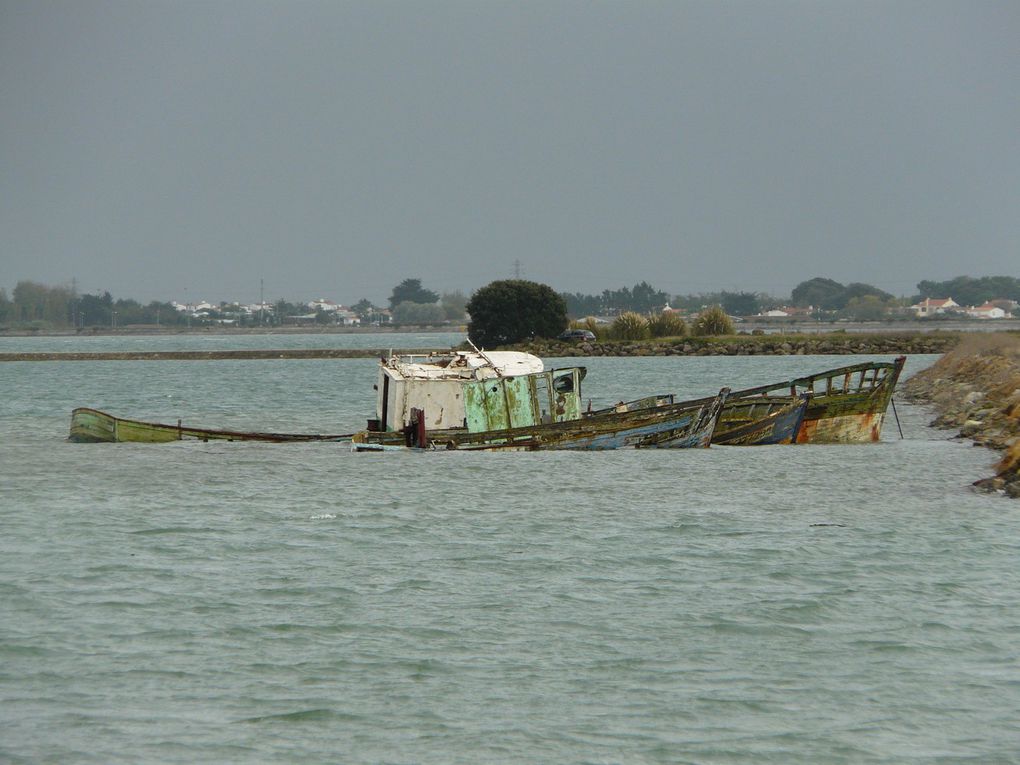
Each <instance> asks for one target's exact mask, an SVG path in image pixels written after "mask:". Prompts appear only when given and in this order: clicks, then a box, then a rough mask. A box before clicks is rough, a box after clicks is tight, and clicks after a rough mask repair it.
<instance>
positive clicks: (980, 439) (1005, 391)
mask: <svg viewBox="0 0 1020 765" xmlns="http://www.w3.org/2000/svg"><path fill="white" fill-rule="evenodd" d="M901 390H902V394H903V395H904V397H905V398H907V399H910V400H913V401H916V402H920V403H924V404H927V405H930V406H931V407H932V408H934V410H935V413H936V415H937V416H936V418H935V420H934V422H932V425H933V426H935V427H937V428H943V429H946V430H956V431H957V432H958V437H960V438H968V439H970V440H972V441H973V442H974V443H975V444H978V445H981V446H987V447H989V448H991V449H996V450H1001V451H1002V452H1003V457H1002V459H1001V460H1000V462H999V463H998V465H996V466H995V471H996V474H995V476H993V477H991V478H984V479H981V480H979V481H977V482H975V484H974V485H975V486H976V487H977V488H978V489H980V490H984V491H999V490H1001V491H1004V492H1005V493H1006V494H1008V495H1009V496H1011V497H1017V498H1020V338H1018V337H1016V336H1013V335H990V336H968V337H967V338H965V339H964V340H963V341H962V342H961V343H960V344H959V345H958V346H957V347H956V348H955V349H953V350H952V351H951V352H949V353H947V354H946V355H944V356H943V357H942V358H941V359H939V360H938V361H937V362H935V364H934V365H932V366H931V367H929V368H928V369H925V370H923V371H922V372H919V373H918V374H916V375H914V376H913V377H912V378H910V379H909V380H907V382H906V383H904V384H903V385H902V386H901Z"/></svg>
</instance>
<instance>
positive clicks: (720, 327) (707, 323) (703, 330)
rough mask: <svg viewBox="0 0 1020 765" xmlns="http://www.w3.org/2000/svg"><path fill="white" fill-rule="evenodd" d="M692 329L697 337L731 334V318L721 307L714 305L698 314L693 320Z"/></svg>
mask: <svg viewBox="0 0 1020 765" xmlns="http://www.w3.org/2000/svg"><path fill="white" fill-rule="evenodd" d="M692 331H693V334H694V335H695V336H697V337H707V336H709V335H732V334H733V320H732V319H731V318H730V317H729V316H727V315H726V312H725V311H724V310H723V309H722V307H720V306H717V305H714V306H712V307H711V308H706V309H705V310H704V311H702V312H701V313H700V314H699V315H698V318H697V319H695V320H694V326H693V327H692Z"/></svg>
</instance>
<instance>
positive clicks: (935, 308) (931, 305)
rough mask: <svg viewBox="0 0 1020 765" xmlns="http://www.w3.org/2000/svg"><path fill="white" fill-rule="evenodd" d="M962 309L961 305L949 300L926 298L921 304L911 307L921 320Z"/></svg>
mask: <svg viewBox="0 0 1020 765" xmlns="http://www.w3.org/2000/svg"><path fill="white" fill-rule="evenodd" d="M959 307H960V304H959V303H957V302H956V301H955V300H953V299H952V298H951V297H949V298H925V299H924V300H922V301H921V302H920V303H915V304H914V305H912V306H910V308H911V310H913V312H914V313H915V314H917V315H918V316H919V317H921V318H926V317H928V316H935V315H936V314H941V313H946V312H947V311H953V310H955V309H957V308H959Z"/></svg>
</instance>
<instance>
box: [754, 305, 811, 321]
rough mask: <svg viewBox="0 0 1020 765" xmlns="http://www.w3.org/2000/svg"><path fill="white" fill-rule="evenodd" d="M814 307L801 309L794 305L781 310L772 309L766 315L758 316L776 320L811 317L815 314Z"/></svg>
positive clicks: (785, 306) (783, 307) (782, 307)
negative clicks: (785, 317)
mask: <svg viewBox="0 0 1020 765" xmlns="http://www.w3.org/2000/svg"><path fill="white" fill-rule="evenodd" d="M814 311H815V308H814V306H811V305H809V306H807V307H800V306H793V305H784V306H781V307H780V308H771V309H769V310H768V311H765V313H760V314H758V315H759V316H772V317H775V318H782V317H784V316H810V315H811V314H812V313H814Z"/></svg>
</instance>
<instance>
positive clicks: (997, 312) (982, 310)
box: [967, 303, 1009, 319]
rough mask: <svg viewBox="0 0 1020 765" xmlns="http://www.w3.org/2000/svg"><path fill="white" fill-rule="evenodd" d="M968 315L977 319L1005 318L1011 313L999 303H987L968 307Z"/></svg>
mask: <svg viewBox="0 0 1020 765" xmlns="http://www.w3.org/2000/svg"><path fill="white" fill-rule="evenodd" d="M967 315H968V316H973V317H974V318H975V319H1005V318H1006V316H1008V315H1009V314H1007V313H1006V311H1004V310H1003V309H1002V308H1000V307H999V306H997V305H994V304H992V303H985V304H984V305H979V306H975V307H972V308H968V309H967Z"/></svg>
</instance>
